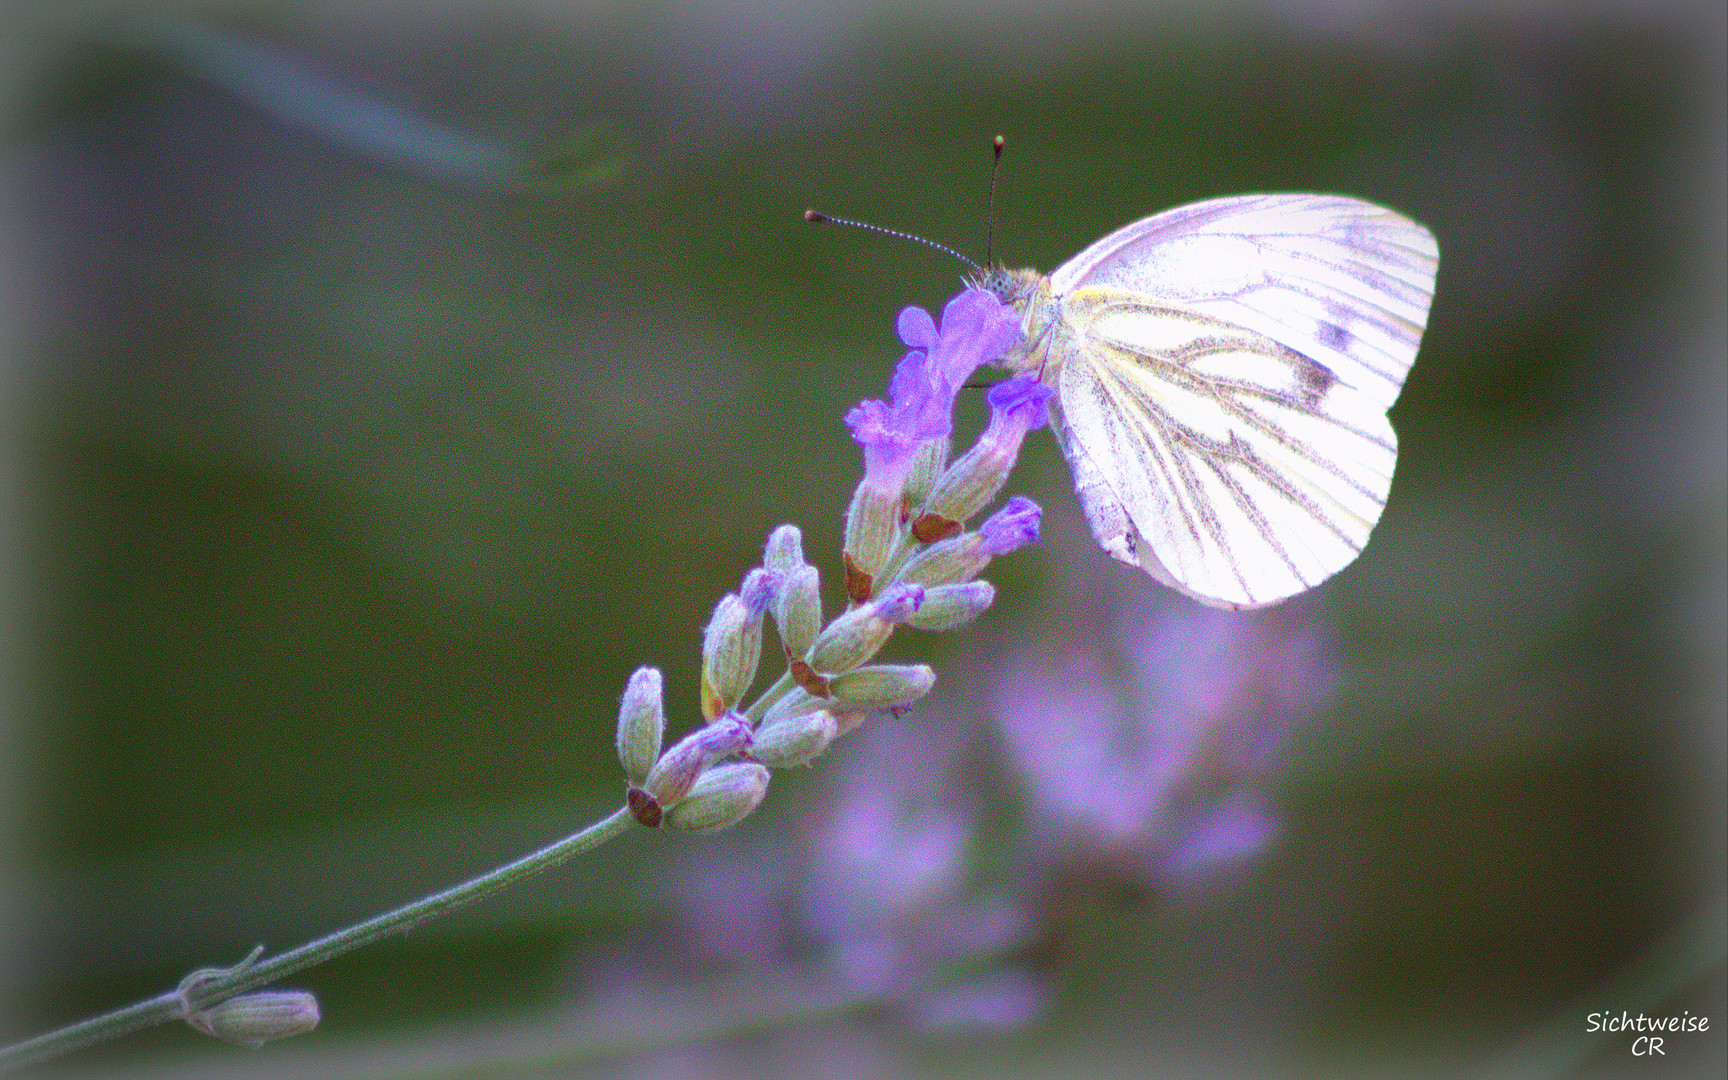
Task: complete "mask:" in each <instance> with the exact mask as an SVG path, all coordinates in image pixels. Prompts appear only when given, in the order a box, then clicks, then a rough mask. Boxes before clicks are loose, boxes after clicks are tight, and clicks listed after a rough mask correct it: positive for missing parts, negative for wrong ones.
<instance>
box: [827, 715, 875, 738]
mask: <svg viewBox="0 0 1728 1080" xmlns="http://www.w3.org/2000/svg"><path fill="white" fill-rule="evenodd" d="M877 711H878V710H876V709H839V708H837V709H835V710H834V737H835V738H836V739H838V738H839V737H840V736H842V735H845V734H846V733H847V732H849V731H851V730H852V729H853V728H855V727H857V726H858V725H859V724H862V723H863V722H864V721H866V720H868V719H870V717H872V716H874V715H875V714H876V713H877Z"/></svg>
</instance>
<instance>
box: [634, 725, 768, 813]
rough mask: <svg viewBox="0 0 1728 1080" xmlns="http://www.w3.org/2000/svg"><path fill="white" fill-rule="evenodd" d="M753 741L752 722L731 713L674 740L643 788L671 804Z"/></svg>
mask: <svg viewBox="0 0 1728 1080" xmlns="http://www.w3.org/2000/svg"><path fill="white" fill-rule="evenodd" d="M750 741H751V740H750V725H749V724H747V723H745V721H744V718H743V717H741V716H739V715H738V714H737V713H728V714H726V715H725V716H722V717H720V718H719V719H718V720H715V721H714V722H713V723H712V724H709V725H708V726H707V727H702V728H697V729H696V730H695V731H692V732H691V733H690V734H688V735H686V736H684V737H683V738H682V739H680V740H678V741H677V742H676V743H674V744H673V746H672V749H670V750H668V751H666V753H665V754H664V755H662V756H661V758H660V760H659V761H657V762H655V763H654V767H653V768H652V769H650V770H648V777H647V779H646V780H644V781H643V782H642V790H643V791H645V792H647V793H648V794H649V795H650V796H652V797H653V799H654V801H655V802H656V803H658V804H659V805H660V807H661V808H662V809H665V808H667V807H670V806H672V804H674V803H676V802H677V801H678V800H679V799H682V798H684V797H685V795H686V794H687V793H688V792H689V791H690V787H691V785H692V784H694V783H695V782H696V778H697V777H699V776H701V775H702V773H703V772H704V771H705V770H706V769H707V768H708V767H709V766H710V765H712V764H714V762H716V761H719V760H720V759H721V758H723V757H726V756H727V755H729V754H736V753H740V752H742V751H745V750H748V749H750Z"/></svg>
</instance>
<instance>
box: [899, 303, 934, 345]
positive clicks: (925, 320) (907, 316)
mask: <svg viewBox="0 0 1728 1080" xmlns="http://www.w3.org/2000/svg"><path fill="white" fill-rule="evenodd" d="M898 329H899V331H900V340H901V341H902V342H904V343H905V344H906V345H907V346H908V347H909V348H913V349H928V348H930V347H931V346H933V345H935V344H936V320H935V319H932V318H931V317H930V313H929V312H928V311H925V310H924V309H923V308H921V307H903V308H901V309H900V318H899V320H898Z"/></svg>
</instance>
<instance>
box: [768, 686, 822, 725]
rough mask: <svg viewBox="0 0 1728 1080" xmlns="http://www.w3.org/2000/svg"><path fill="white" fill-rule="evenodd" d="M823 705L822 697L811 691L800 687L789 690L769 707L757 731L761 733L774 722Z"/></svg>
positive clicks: (776, 722)
mask: <svg viewBox="0 0 1728 1080" xmlns="http://www.w3.org/2000/svg"><path fill="white" fill-rule="evenodd" d="M822 707H823V703H822V699H821V698H820V697H818V696H816V695H814V694H811V693H810V692H809V691H807V690H803V689H799V688H794V689H792V690H788V691H787V692H786V693H784V694H782V695H781V696H780V700H779V701H776V702H775V703H774V704H772V705H770V706H769V707H768V711H767V713H765V714H764V715H763V717H762V722H761V723H760V724H757V725H756V731H757V733H758V734H760V733H761V732H762V731H763V730H764V729H766V728H768V727H770V726H772V725H774V724H778V723H781V722H782V721H784V720H787V719H789V718H791V717H794V716H798V715H800V714H803V713H807V712H814V711H815V710H817V709H820V708H822Z"/></svg>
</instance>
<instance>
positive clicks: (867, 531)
mask: <svg viewBox="0 0 1728 1080" xmlns="http://www.w3.org/2000/svg"><path fill="white" fill-rule="evenodd" d="M899 527H900V492H899V491H890V490H884V489H883V488H880V487H877V486H876V485H874V484H872V483H871V482H870V481H869V480H865V481H863V482H862V483H860V484H859V485H858V488H857V490H856V491H854V492H853V493H852V503H851V505H850V506H848V507H847V508H846V538H845V552H846V557H847V559H848V560H849V561H850V563H851V565H850V566H849V567H848V568H847V570H848V589H849V591H851V592H853V593H854V595H853V599H857V598H858V597H857V595H856V592H857V590H856V589H853V588H851V577H852V575H853V573H858V574H867V575H869V577H870V578H871V579H874V578H875V577H876V575H877V574H879V573H881V572H882V565H883V564H884V563H886V562H887V561H888V552H889V551H890V550H892V549H893V547H894V533H895V530H896V529H898V528H899ZM866 598H868V594H866Z"/></svg>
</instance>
